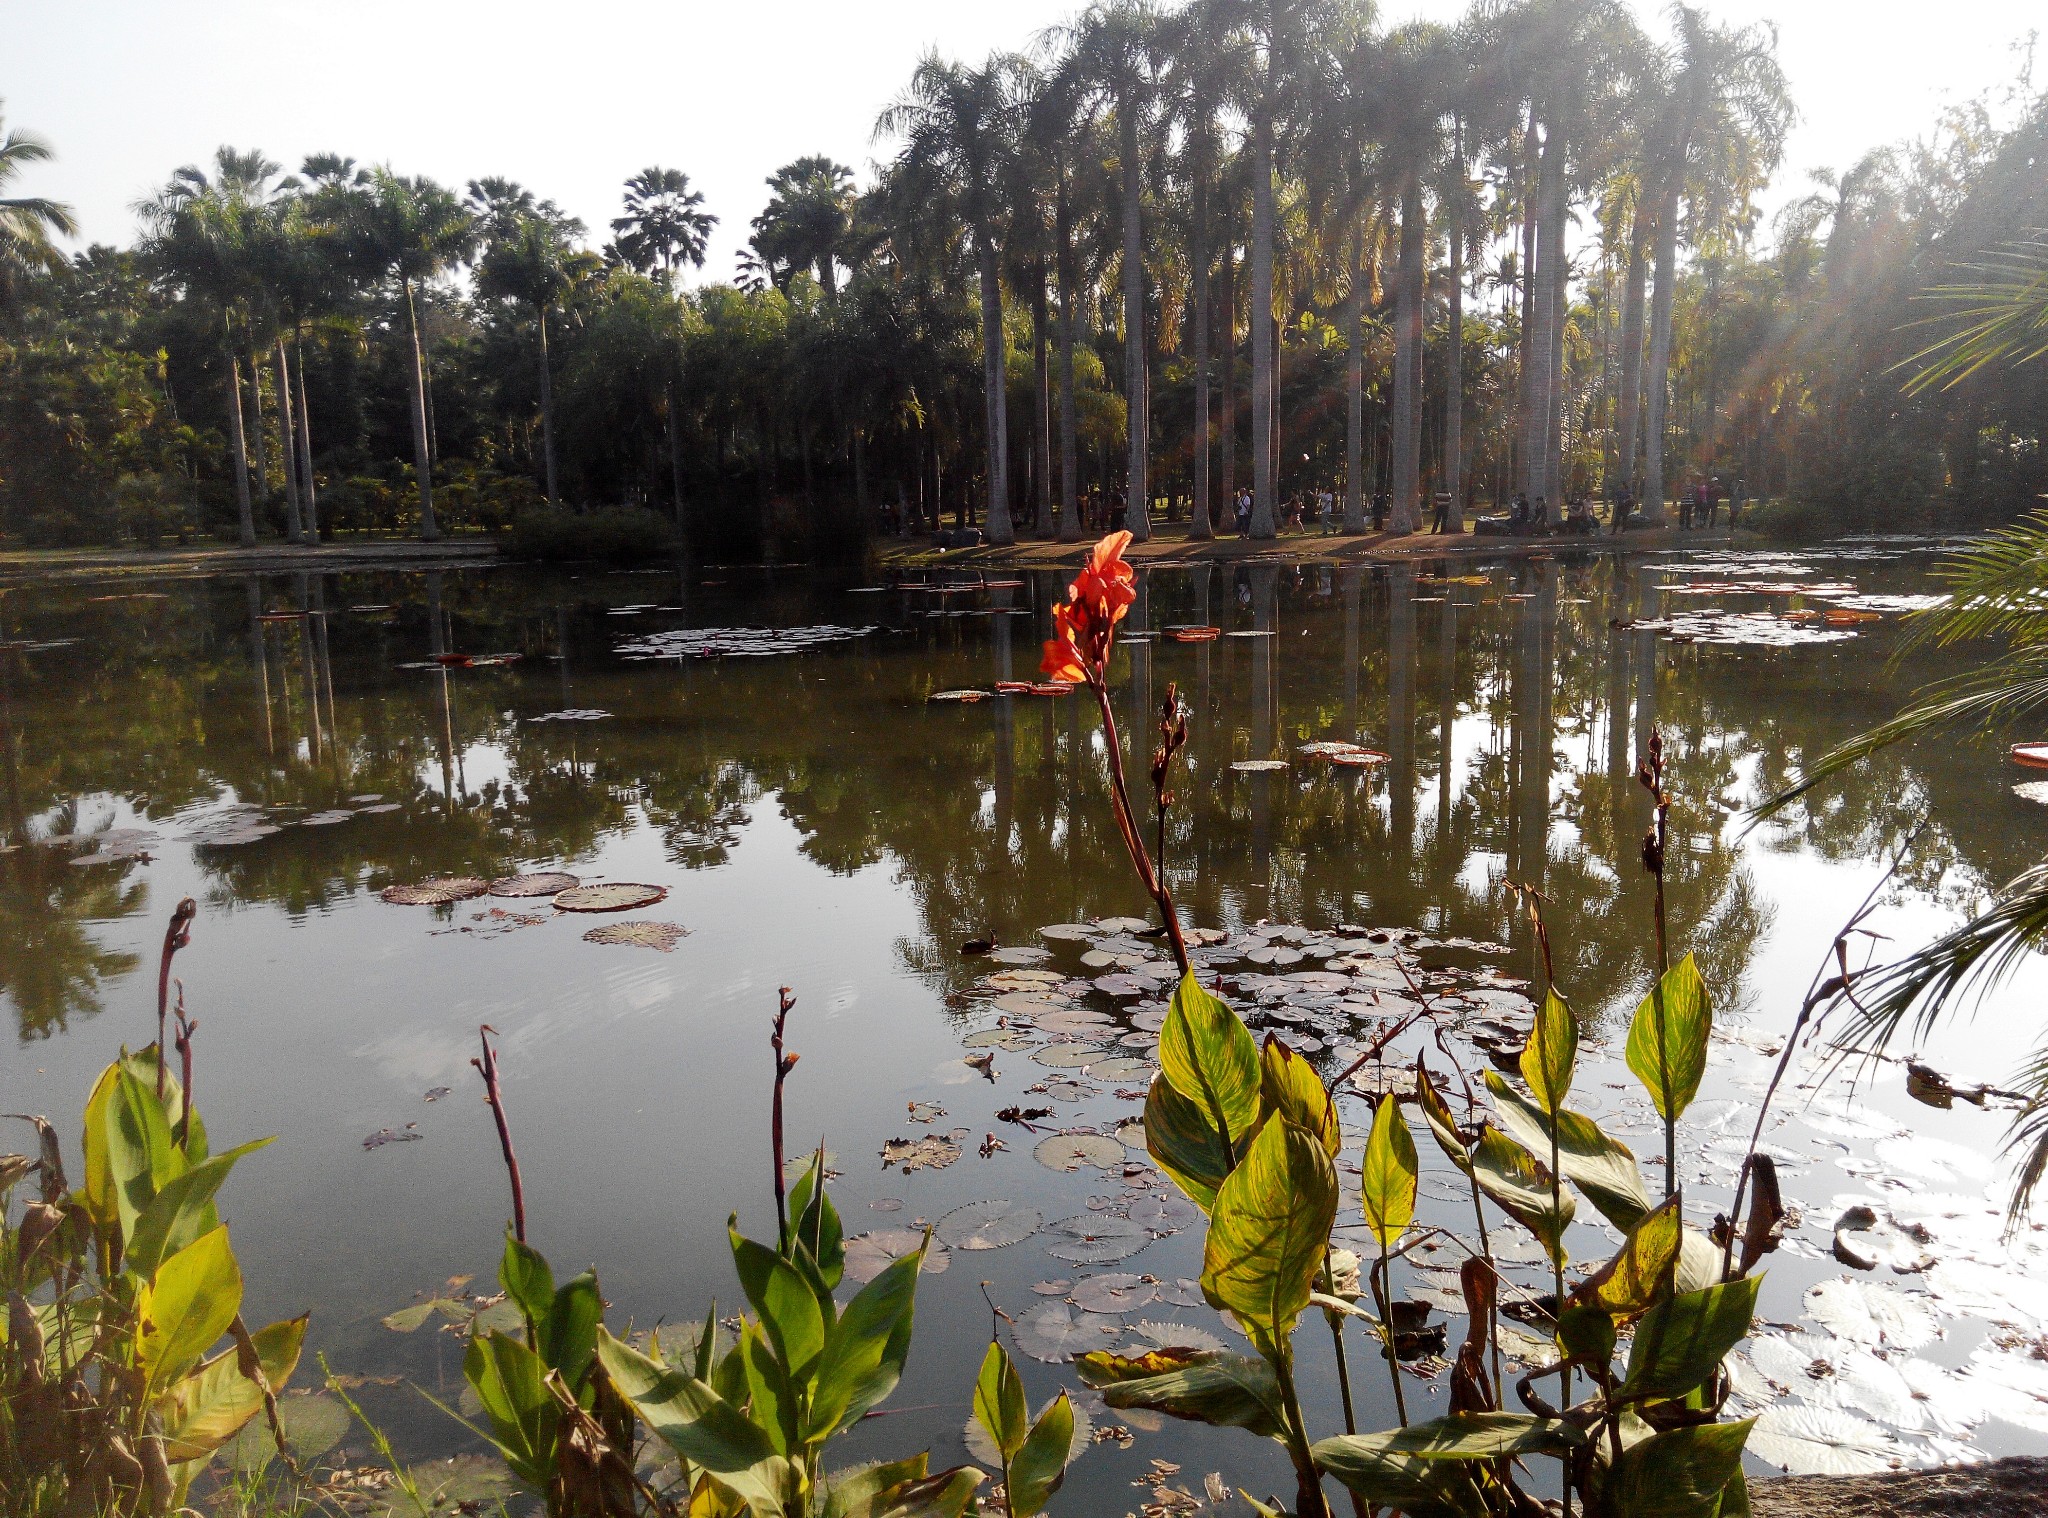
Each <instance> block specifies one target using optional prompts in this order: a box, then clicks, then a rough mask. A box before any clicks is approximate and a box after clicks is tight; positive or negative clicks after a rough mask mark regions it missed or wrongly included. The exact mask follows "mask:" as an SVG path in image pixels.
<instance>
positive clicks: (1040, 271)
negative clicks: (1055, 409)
mask: <svg viewBox="0 0 2048 1518" xmlns="http://www.w3.org/2000/svg"><path fill="white" fill-rule="evenodd" d="M1047 325H1048V324H1047V320H1046V300H1045V260H1044V259H1043V258H1041V259H1039V260H1037V261H1036V262H1034V263H1033V264H1032V266H1031V382H1032V389H1031V483H1032V485H1033V486H1034V487H1035V488H1034V493H1035V494H1036V495H1037V497H1038V521H1037V523H1036V525H1035V527H1034V528H1033V531H1034V532H1035V534H1036V535H1037V536H1038V537H1041V538H1049V537H1051V536H1052V385H1051V375H1050V373H1049V371H1050V369H1051V367H1052V364H1051V360H1050V357H1049V354H1048V351H1047V350H1048V347H1049V343H1050V337H1049V334H1048V333H1047V331H1046V327H1047Z"/></svg>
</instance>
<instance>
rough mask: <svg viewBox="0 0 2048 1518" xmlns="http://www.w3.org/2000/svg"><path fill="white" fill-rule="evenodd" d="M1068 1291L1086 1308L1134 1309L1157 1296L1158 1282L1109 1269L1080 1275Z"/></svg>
mask: <svg viewBox="0 0 2048 1518" xmlns="http://www.w3.org/2000/svg"><path fill="white" fill-rule="evenodd" d="M1067 1295H1068V1296H1070V1297H1072V1298H1073V1299H1074V1305H1075V1306H1076V1307H1080V1308H1084V1309H1086V1310H1087V1311H1089V1312H1109V1313H1115V1312H1136V1311H1137V1310H1138V1309H1139V1308H1141V1307H1149V1306H1151V1305H1152V1304H1153V1303H1154V1302H1157V1301H1158V1300H1159V1283H1158V1282H1157V1281H1148V1280H1146V1279H1145V1278H1144V1277H1143V1276H1141V1275H1134V1274H1132V1273H1131V1272H1130V1271H1127V1270H1123V1271H1112V1272H1111V1273H1110V1274H1108V1275H1099V1276H1083V1277H1081V1279H1080V1280H1078V1281H1076V1282H1075V1283H1074V1286H1073V1289H1072V1290H1071V1291H1069V1292H1068V1293H1067Z"/></svg>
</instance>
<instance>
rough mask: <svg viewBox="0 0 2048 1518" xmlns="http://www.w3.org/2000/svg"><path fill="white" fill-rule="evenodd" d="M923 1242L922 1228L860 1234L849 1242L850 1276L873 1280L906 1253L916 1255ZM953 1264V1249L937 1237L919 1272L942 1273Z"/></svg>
mask: <svg viewBox="0 0 2048 1518" xmlns="http://www.w3.org/2000/svg"><path fill="white" fill-rule="evenodd" d="M922 1243H924V1230H923V1229H922V1228H874V1229H870V1230H869V1231H868V1232H866V1233H857V1234H855V1235H854V1236H853V1237H852V1238H850V1239H848V1240H847V1241H846V1274H847V1277H848V1278H849V1279H851V1280H855V1281H861V1282H867V1281H872V1280H873V1279H874V1278H875V1277H876V1276H878V1275H880V1274H881V1273H882V1272H883V1271H885V1270H887V1269H888V1268H889V1267H890V1266H891V1265H893V1264H895V1263H896V1262H897V1261H898V1260H900V1259H902V1258H903V1257H904V1256H905V1255H909V1254H916V1253H917V1250H918V1246H919V1245H920V1244H922ZM952 1263H953V1257H952V1253H951V1251H949V1250H948V1249H947V1248H946V1246H945V1245H944V1244H942V1243H940V1242H939V1241H938V1240H937V1239H933V1240H932V1245H931V1248H929V1249H927V1250H926V1251H925V1256H924V1264H922V1265H920V1266H919V1267H918V1271H917V1273H918V1274H919V1275H924V1276H935V1275H940V1274H943V1273H944V1271H945V1269H946V1267H947V1266H949V1265H951V1264H952Z"/></svg>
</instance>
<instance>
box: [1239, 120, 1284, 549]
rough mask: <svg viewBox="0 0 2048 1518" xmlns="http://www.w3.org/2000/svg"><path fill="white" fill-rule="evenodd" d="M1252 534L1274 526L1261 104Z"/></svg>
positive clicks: (1269, 136)
mask: <svg viewBox="0 0 2048 1518" xmlns="http://www.w3.org/2000/svg"><path fill="white" fill-rule="evenodd" d="M1250 307H1251V309H1250V311H1249V312H1248V314H1247V315H1246V318H1245V324H1246V325H1247V326H1249V327H1250V328H1251V329H1252V532H1251V535H1252V536H1253V537H1254V538H1272V537H1274V536H1276V535H1277V534H1276V532H1275V528H1274V524H1273V507H1274V501H1273V120H1272V117H1271V115H1270V114H1268V110H1267V108H1266V107H1265V105H1263V104H1261V106H1260V108H1259V113H1258V116H1257V118H1256V119H1255V120H1254V121H1253V123H1252V288H1251V301H1250Z"/></svg>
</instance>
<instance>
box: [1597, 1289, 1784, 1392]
mask: <svg viewBox="0 0 2048 1518" xmlns="http://www.w3.org/2000/svg"><path fill="white" fill-rule="evenodd" d="M1762 1283H1763V1277H1762V1276H1743V1277H1741V1278H1740V1279H1737V1280H1733V1281H1726V1282H1723V1283H1722V1284H1720V1285H1717V1286H1709V1287H1706V1288H1705V1289H1704V1290H1701V1291H1688V1292H1683V1293H1681V1294H1680V1295H1678V1296H1675V1297H1673V1298H1671V1299H1670V1300H1669V1301H1666V1302H1660V1303H1658V1304H1657V1306H1655V1307H1653V1308H1651V1309H1650V1311H1649V1312H1648V1313H1647V1314H1646V1315H1645V1316H1644V1318H1643V1320H1642V1321H1641V1322H1640V1323H1638V1324H1637V1325H1636V1332H1635V1338H1634V1340H1633V1341H1632V1342H1631V1343H1630V1345H1629V1354H1628V1374H1627V1376H1626V1377H1625V1378H1624V1380H1623V1381H1622V1385H1621V1390H1620V1392H1619V1393H1618V1394H1617V1395H1618V1396H1621V1397H1626V1398H1631V1399H1650V1398H1667V1397H1682V1396H1684V1395H1685V1394H1686V1393H1688V1392H1690V1391H1692V1390H1694V1389H1695V1388H1696V1387H1699V1386H1702V1385H1704V1384H1705V1383H1706V1380H1707V1378H1708V1377H1709V1376H1711V1375H1712V1374H1713V1373H1714V1369H1715V1367H1716V1366H1718V1365H1719V1364H1720V1363H1721V1361H1722V1360H1723V1359H1725V1358H1726V1357H1727V1355H1728V1352H1729V1351H1730V1350H1732V1349H1734V1348H1735V1346H1736V1345H1738V1344H1740V1343H1741V1342H1742V1340H1743V1339H1744V1337H1745V1336H1747V1334H1748V1333H1749V1330H1750V1324H1751V1322H1752V1321H1753V1320H1754V1318H1755V1316H1756V1295H1757V1289H1758V1288H1759V1287H1760V1286H1761V1285H1762Z"/></svg>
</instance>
